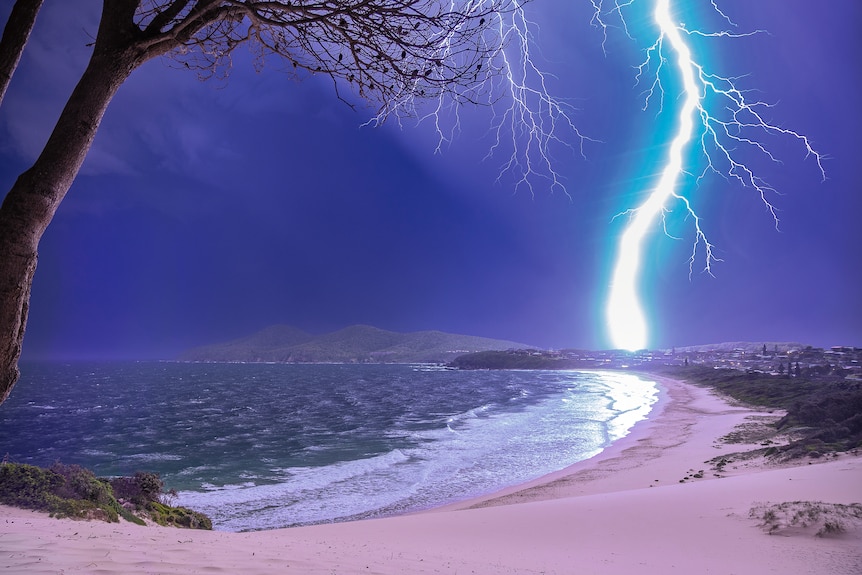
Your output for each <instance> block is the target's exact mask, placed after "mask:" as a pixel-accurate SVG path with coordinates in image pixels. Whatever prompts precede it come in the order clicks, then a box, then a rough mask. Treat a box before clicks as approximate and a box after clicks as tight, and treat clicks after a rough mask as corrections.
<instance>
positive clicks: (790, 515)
mask: <svg viewBox="0 0 862 575" xmlns="http://www.w3.org/2000/svg"><path fill="white" fill-rule="evenodd" d="M749 517H751V518H752V519H757V520H758V521H759V522H760V527H761V528H762V529H763V530H764V531H766V532H767V533H769V534H770V535H773V534H777V533H783V532H786V531H788V530H790V529H801V530H810V531H814V535H816V536H817V537H826V536H829V535H839V534H841V533H844V532H845V531H847V530H848V529H849V528H851V527H856V526H858V525H862V504H859V503H851V504H849V505H844V504H841V503H823V502H822V501H786V502H784V503H772V504H768V503H762V504H758V505H755V506H754V507H752V508H751V510H750V511H749Z"/></svg>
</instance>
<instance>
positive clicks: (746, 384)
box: [649, 366, 862, 459]
mask: <svg viewBox="0 0 862 575" xmlns="http://www.w3.org/2000/svg"><path fill="white" fill-rule="evenodd" d="M649 371H650V372H653V373H660V374H663V375H667V376H670V377H675V378H677V379H682V380H685V381H688V382H689V383H693V384H696V385H704V386H708V387H710V388H713V389H715V390H717V391H719V392H721V393H723V394H725V395H728V396H730V397H732V398H733V399H736V400H737V401H740V402H743V403H746V404H749V405H753V406H758V407H766V408H773V409H779V410H782V411H784V412H785V414H784V415H783V416H782V417H780V418H779V419H778V420H777V421H776V422H775V423H774V426H775V429H776V430H777V431H779V432H782V433H785V434H787V435H790V436H791V437H792V438H793V439H792V440H791V441H790V442H789V443H787V444H786V445H772V446H769V447H767V448H766V449H765V450H764V454H765V455H767V456H772V457H779V458H790V459H792V458H796V457H803V456H808V457H819V456H821V455H824V454H826V453H832V452H841V451H848V450H851V449H857V448H859V447H862V388H860V386H859V385H858V383H855V382H849V381H846V380H841V379H838V380H836V379H831V378H813V377H791V376H790V375H789V374H783V375H770V374H765V373H747V372H742V371H737V370H730V369H713V368H711V367H707V366H653V367H651V368H650V369H649Z"/></svg>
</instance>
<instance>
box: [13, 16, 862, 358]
mask: <svg viewBox="0 0 862 575" xmlns="http://www.w3.org/2000/svg"><path fill="white" fill-rule="evenodd" d="M638 3H640V4H642V5H643V4H644V3H645V0H638ZM9 4H10V3H4V4H3V5H2V7H0V22H4V23H5V20H6V18H7V17H8V12H9V9H10V6H9ZM825 4H826V3H818V2H810V0H759V1H758V2H750V1H748V0H745V1H743V0H733V1H729V0H723V1H721V2H720V5H721V6H722V7H723V8H724V9H725V12H726V13H727V14H728V15H729V16H731V17H732V18H733V19H734V20H735V21H736V22H737V23H738V24H739V27H740V29H741V30H748V29H757V28H761V29H767V30H768V31H769V34H762V35H758V36H756V37H754V38H748V39H736V40H721V41H712V42H711V43H709V44H708V46H709V52H707V53H706V54H705V55H703V56H702V58H701V59H702V60H703V62H704V63H705V64H706V65H707V66H709V67H710V69H711V70H713V71H715V72H718V73H722V74H726V75H733V76H742V75H747V76H746V77H745V78H743V79H742V80H740V81H741V82H742V84H743V85H744V86H745V87H746V88H752V89H757V90H759V92H758V97H759V98H762V99H763V100H766V101H769V102H773V103H775V104H776V106H775V107H774V108H772V109H771V110H770V112H769V113H770V118H771V119H772V120H773V121H774V122H775V123H776V124H779V125H781V126H782V127H786V128H791V129H794V130H798V131H800V132H803V133H805V134H806V135H808V136H809V137H810V138H811V139H812V141H813V143H814V145H815V146H816V148H817V149H818V150H819V151H820V152H821V153H823V154H825V155H826V156H827V157H828V161H827V162H825V167H826V170H827V175H828V178H829V179H828V180H827V181H826V182H825V183H821V182H820V177H819V172H818V170H817V167H816V164H815V163H814V162H812V161H811V160H810V159H808V160H806V159H805V157H804V154H803V150H802V149H801V148H799V147H798V146H797V145H796V144H794V143H793V142H791V141H786V140H784V141H782V140H775V141H772V142H770V145H771V146H773V149H774V150H775V151H776V153H777V154H778V155H779V156H780V158H781V159H782V160H783V163H782V164H780V165H777V164H774V165H767V166H763V171H762V174H763V175H764V176H765V177H766V179H767V180H768V181H769V182H770V183H771V184H773V185H774V186H775V187H776V188H777V189H778V190H779V191H780V192H781V195H780V196H775V197H774V198H773V200H774V203H775V205H776V206H777V207H778V208H779V209H780V217H781V222H782V223H781V231H780V232H776V230H775V228H774V226H773V222H772V220H771V217H770V215H769V214H768V213H767V212H766V210H765V209H764V207H763V205H762V204H761V203H760V201H759V198H758V197H757V196H756V195H755V194H754V193H753V192H752V190H751V189H746V188H741V187H740V186H738V185H735V184H732V183H730V182H728V181H726V180H723V179H721V178H716V177H713V178H709V179H708V180H706V181H705V182H703V183H702V184H701V186H700V187H699V188H698V189H697V190H695V191H694V193H693V194H691V196H692V198H693V201H694V204H695V206H696V207H697V209H698V210H699V211H700V215H701V216H702V217H703V220H704V221H703V225H704V227H705V229H706V231H707V233H708V234H709V236H710V239H711V240H712V242H713V243H714V244H715V245H716V248H717V253H718V256H719V257H720V258H722V259H723V260H724V261H723V262H722V263H720V264H718V265H716V266H715V268H714V274H715V277H710V276H708V275H705V274H698V273H695V274H694V276H693V277H692V278H691V280H689V277H688V262H687V258H688V254H689V251H690V246H691V244H690V242H689V241H688V240H687V239H683V240H679V241H677V240H673V239H670V238H668V237H664V236H662V235H661V234H660V233H657V234H656V235H655V236H654V237H653V238H652V241H651V243H650V247H649V250H648V256H647V258H646V262H647V264H646V265H647V271H646V273H645V274H644V277H643V293H644V294H645V298H646V301H647V302H648V305H647V312H648V315H649V322H650V334H651V337H650V347H670V346H683V345H694V344H702V343H714V342H720V341H760V340H764V341H800V342H803V343H808V344H812V345H817V346H830V345H839V344H845V345H857V346H862V297H860V296H859V294H860V293H862V288H860V283H862V225H860V224H859V218H860V207H862V196H860V190H862V185H860V176H859V168H858V162H859V158H860V157H862V145H860V138H859V133H860V131H862V121H860V117H862V116H860V106H859V98H860V96H859V94H860V90H862V82H860V79H862V76H860V70H862V66H860V65H859V64H860V62H859V54H862V40H860V35H859V33H858V30H857V28H858V26H859V23H860V22H862V4H860V3H859V2H858V1H857V0H834V1H832V2H829V3H828V6H829V8H828V9H827V8H824V7H823V6H824V5H825ZM99 5H100V3H98V2H95V1H85V0H69V1H66V2H46V3H45V6H44V8H43V9H42V13H41V14H40V16H39V19H38V21H37V24H36V29H35V31H34V33H33V36H32V38H31V42H30V45H29V46H28V49H27V51H26V52H25V54H24V57H23V59H22V62H21V65H20V67H19V70H18V72H17V74H16V76H15V77H14V79H13V81H12V84H11V86H10V90H9V92H8V94H7V98H6V101H5V102H4V103H3V106H2V107H0V190H6V189H8V188H9V187H10V185H11V184H12V182H13V181H14V179H15V177H16V176H17V175H18V174H19V173H20V172H21V171H23V170H24V169H26V168H27V167H28V166H29V165H30V163H31V162H32V161H33V159H34V158H35V156H36V155H37V154H38V152H39V151H40V149H41V145H42V143H43V142H44V140H45V139H46V138H47V135H48V133H49V131H50V129H51V127H52V125H53V122H54V121H55V120H56V116H57V114H58V113H59V110H60V108H61V107H62V104H63V103H64V101H65V99H66V97H67V96H68V94H69V92H70V91H71V89H72V87H73V85H74V83H75V81H76V80H77V77H78V75H79V74H80V72H81V70H82V69H83V67H84V65H85V64H86V59H87V57H88V50H89V49H88V48H87V46H86V44H87V43H88V42H90V40H91V38H90V34H94V33H95V30H96V26H97V19H98V14H99ZM529 10H530V13H531V14H532V15H533V17H534V18H535V19H536V20H538V21H539V22H541V23H542V28H541V34H540V35H539V36H538V38H537V42H538V44H539V45H540V46H541V47H542V53H541V56H540V62H541V64H542V66H543V67H544V68H545V69H547V70H549V71H551V72H553V73H554V74H555V77H554V78H551V79H550V80H549V86H550V89H551V91H552V92H553V93H554V94H555V95H557V96H560V97H562V98H567V99H569V101H570V102H572V103H573V105H575V106H576V107H577V108H579V110H580V111H579V112H578V113H577V114H576V115H575V119H576V121H577V122H578V125H579V127H580V129H581V130H582V131H583V132H584V133H586V134H588V135H589V136H591V137H593V138H596V139H597V140H601V143H595V144H591V145H588V146H587V147H586V149H585V152H586V155H587V159H586V160H584V159H582V158H581V157H580V156H579V155H578V154H576V153H572V152H570V151H568V150H566V149H564V148H560V149H557V150H554V156H555V160H556V162H557V166H558V168H559V171H560V172H561V174H563V175H564V176H565V178H566V182H565V183H566V186H567V190H568V192H569V194H570V196H571V197H570V198H569V197H566V195H565V194H563V193H560V192H559V191H557V192H555V193H550V192H549V191H548V190H547V189H540V188H537V189H536V192H535V195H534V196H533V197H531V196H530V194H529V193H528V192H526V191H525V190H524V189H519V190H518V191H517V192H516V191H515V190H514V189H513V188H514V186H513V184H514V182H513V180H512V178H511V177H509V176H506V175H504V176H503V177H502V178H500V180H499V181H497V176H498V172H499V167H500V165H501V164H502V162H503V161H504V160H505V157H504V155H498V156H496V157H493V158H491V159H488V160H484V161H483V158H484V157H485V156H486V154H487V152H488V149H489V147H490V145H491V144H492V141H491V140H490V139H489V138H488V137H487V133H486V132H487V126H488V125H489V123H490V121H491V111H490V110H489V109H474V110H465V111H464V116H463V119H464V122H463V127H462V131H461V133H460V134H459V135H458V137H457V138H456V139H455V140H454V141H453V142H452V144H451V145H450V146H448V147H447V148H446V149H445V150H444V152H443V153H442V154H438V155H435V154H434V146H435V140H434V134H433V132H432V129H431V125H430V124H428V123H426V124H422V125H419V126H418V127H417V126H414V125H413V124H411V123H407V124H405V125H404V127H403V128H402V129H399V128H398V127H397V126H396V125H394V124H390V125H386V126H384V127H383V128H377V129H375V128H361V127H360V125H361V124H362V123H363V122H365V121H366V120H367V119H368V117H369V116H370V114H371V113H372V110H371V109H363V108H359V109H357V110H356V111H354V110H351V109H350V108H349V107H347V106H346V105H344V104H343V103H342V102H340V101H339V100H338V99H337V98H336V97H335V95H334V92H333V90H332V86H331V84H330V83H327V82H326V81H321V80H320V79H317V78H313V79H309V80H306V81H303V82H296V81H293V80H290V79H288V78H287V77H286V76H285V75H284V74H282V73H281V72H280V71H279V68H280V63H279V62H276V61H272V62H270V63H269V65H268V66H267V67H266V68H265V69H264V70H263V71H262V72H261V73H256V72H254V70H253V69H252V67H251V66H250V64H249V61H248V60H249V59H248V58H247V57H246V56H245V54H244V51H241V52H240V56H239V57H238V58H237V63H236V66H235V69H234V71H233V73H232V75H231V77H230V79H229V80H228V81H227V82H200V81H198V80H197V79H196V77H195V76H194V74H191V73H188V72H186V71H182V70H178V69H175V68H172V67H171V66H170V65H169V62H167V61H164V60H157V61H153V62H150V63H148V64H146V65H145V66H144V67H142V68H141V69H139V70H138V71H136V72H135V73H134V74H133V76H132V77H131V79H130V80H129V81H128V82H127V83H126V84H125V85H124V86H123V87H122V88H121V90H120V92H119V94H118V96H117V97H116V98H115V100H114V102H113V103H112V104H111V107H110V109H109V111H108V114H107V116H106V118H105V120H104V122H103V124H102V127H101V130H100V132H99V135H98V137H97V139H96V142H95V144H94V147H93V149H92V150H91V152H90V156H89V157H88V159H87V161H86V163H85V166H84V169H83V170H82V172H81V174H80V175H79V177H78V179H77V181H76V182H75V184H74V185H73V187H72V189H71V190H70V192H69V195H68V196H67V198H66V200H65V201H64V203H63V204H62V206H61V207H60V210H59V211H58V213H57V216H56V217H55V219H54V221H53V223H52V224H51V226H50V227H49V229H48V231H47V232H46V234H45V236H44V238H43V240H42V244H41V249H40V260H39V268H38V271H37V274H36V280H35V284H34V288H33V297H32V307H31V313H30V322H29V327H28V331H27V336H26V338H25V348H24V355H25V357H30V358H37V357H70V358H71V357H143V358H152V357H161V358H170V357H172V356H174V355H175V354H176V353H178V352H179V351H181V350H182V349H184V348H186V347H189V346H193V345H200V344H205V343H213V342H217V341H222V340H226V339H232V338H235V337H240V336H243V335H246V334H248V333H250V332H252V331H255V330H257V329H260V328H263V327H265V326H267V325H270V324H275V323H285V324H292V325H295V326H297V327H300V328H303V329H306V330H309V331H312V332H321V331H329V330H334V329H338V328H341V327H345V326H348V325H351V324H355V323H366V324H371V325H375V326H378V327H381V328H384V329H391V330H395V331H415V330H425V329H439V330H443V331H450V332H458V333H466V334H471V335H481V336H487V337H495V338H505V339H511V340H515V341H520V342H524V343H528V344H532V345H537V346H543V347H552V348H561V347H584V348H606V347H608V346H609V345H610V342H609V340H608V335H607V332H606V329H605V326H604V315H603V308H604V303H605V300H604V298H605V288H606V286H607V283H608V281H609V273H610V267H611V263H612V258H613V257H614V255H615V254H614V246H615V241H616V237H617V234H618V233H619V231H620V229H621V226H622V223H623V222H622V220H613V217H614V215H615V214H617V213H618V212H620V211H621V210H623V209H626V208H629V207H633V206H634V203H635V199H636V198H637V197H639V196H638V194H639V193H642V192H643V191H644V190H646V189H648V188H649V182H650V181H651V176H652V175H654V174H655V173H657V172H658V162H659V160H660V157H661V156H660V153H661V144H662V142H663V141H664V139H663V138H664V136H665V135H666V130H663V129H662V126H667V123H668V121H669V119H670V118H671V116H670V115H669V112H670V109H671V108H670V107H672V105H673V103H674V100H673V99H670V100H668V103H667V104H666V113H665V114H663V115H662V116H658V117H657V109H651V110H649V111H647V112H642V111H641V104H642V100H641V98H640V96H639V93H640V92H641V90H642V87H635V86H634V75H635V69H634V68H633V67H634V66H636V65H637V64H639V63H640V61H641V59H642V53H641V52H640V51H639V50H641V49H642V48H644V47H645V46H647V45H649V43H651V41H652V40H651V39H650V38H649V32H648V29H647V28H646V27H645V26H644V25H643V23H639V22H637V21H633V22H632V21H630V23H631V24H632V28H631V31H632V32H633V35H634V36H635V37H636V38H637V40H636V41H635V40H631V39H628V38H626V36H625V35H624V34H623V33H622V32H621V30H619V29H616V30H611V31H610V41H609V42H608V44H607V55H604V54H603V53H602V49H601V35H600V33H599V32H598V31H597V30H596V29H594V28H592V27H590V25H589V20H590V6H589V2H572V1H571V0H535V2H534V3H532V4H531V5H529ZM702 15H705V16H704V17H706V16H709V18H710V21H709V24H710V25H712V26H713V28H715V27H716V26H718V21H717V20H716V19H715V18H714V15H709V14H708V13H707V12H706V11H705V10H704V11H703V14H700V13H698V14H691V15H687V17H689V18H697V17H699V16H702ZM633 18H635V15H634V13H633ZM687 25H688V27H689V28H695V27H697V23H692V22H687ZM704 45H705V46H706V45H707V44H706V43H704ZM676 229H677V230H679V232H680V233H683V232H685V230H686V228H684V227H678V228H676ZM685 233H688V232H685Z"/></svg>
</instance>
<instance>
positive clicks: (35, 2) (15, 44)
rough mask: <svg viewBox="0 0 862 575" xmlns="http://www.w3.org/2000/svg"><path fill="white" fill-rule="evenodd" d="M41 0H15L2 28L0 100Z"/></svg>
mask: <svg viewBox="0 0 862 575" xmlns="http://www.w3.org/2000/svg"><path fill="white" fill-rule="evenodd" d="M42 1H43V0H17V1H16V2H15V6H13V7H12V12H11V14H9V20H8V21H7V22H6V26H5V27H4V28H3V38H2V39H0V102H3V96H5V95H6V88H8V87H9V81H10V80H12V74H13V73H14V72H15V68H17V67H18V61H19V60H20V59H21V53H22V52H24V46H26V45H27V39H28V38H30V31H31V30H33V24H34V23H35V22H36V15H37V14H38V13H39V8H41V7H42Z"/></svg>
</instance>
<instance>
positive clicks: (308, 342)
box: [177, 325, 530, 363]
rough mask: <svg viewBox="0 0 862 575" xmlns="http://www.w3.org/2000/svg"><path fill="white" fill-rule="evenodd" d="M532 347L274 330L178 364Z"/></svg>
mask: <svg viewBox="0 0 862 575" xmlns="http://www.w3.org/2000/svg"><path fill="white" fill-rule="evenodd" d="M528 347H530V346H528V345H526V344H523V343H517V342H513V341H505V340H499V339H489V338H485V337H476V336H470V335H458V334H451V333H444V332H442V331H416V332H410V333H398V332H394V331H387V330H383V329H379V328H376V327H372V326H369V325H354V326H350V327H347V328H344V329H341V330H338V331H334V332H331V333H325V334H322V335H312V334H310V333H307V332H305V331H303V330H301V329H298V328H295V327H291V326H288V325H273V326H270V327H267V328H265V329H263V330H261V331H259V332H256V333H253V334H251V335H249V336H246V337H243V338H240V339H235V340H232V341H228V342H224V343H216V344H212V345H205V346H201V347H196V348H193V349H189V350H187V351H185V352H183V353H182V354H180V356H179V357H178V358H177V359H178V360H179V361H199V362H247V363H253V362H258V363H264V362H275V363H448V362H450V361H452V360H453V359H455V358H456V357H458V356H461V355H464V354H467V353H474V352H479V351H489V350H507V349H523V348H528Z"/></svg>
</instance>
